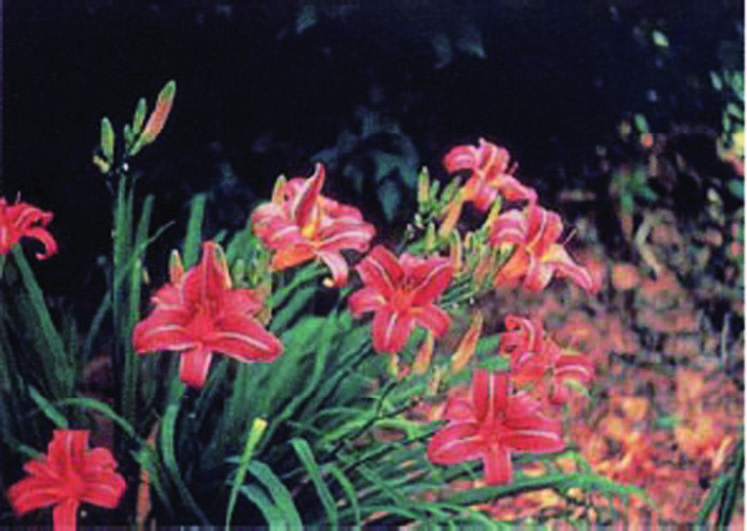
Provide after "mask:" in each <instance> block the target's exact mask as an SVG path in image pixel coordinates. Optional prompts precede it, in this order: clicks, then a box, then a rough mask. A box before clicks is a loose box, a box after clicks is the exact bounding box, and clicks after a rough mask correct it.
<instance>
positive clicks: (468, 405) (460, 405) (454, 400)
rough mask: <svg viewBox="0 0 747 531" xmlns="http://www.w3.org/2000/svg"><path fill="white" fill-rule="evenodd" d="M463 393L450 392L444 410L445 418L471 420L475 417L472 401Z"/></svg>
mask: <svg viewBox="0 0 747 531" xmlns="http://www.w3.org/2000/svg"><path fill="white" fill-rule="evenodd" d="M460 395H461V394H450V395H449V400H448V401H447V402H446V409H445V410H444V418H445V419H447V420H456V421H462V422H465V421H469V420H473V419H474V418H475V416H474V411H473V409H472V402H471V401H470V400H469V399H467V398H466V397H464V396H460Z"/></svg>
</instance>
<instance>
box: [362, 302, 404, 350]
mask: <svg viewBox="0 0 747 531" xmlns="http://www.w3.org/2000/svg"><path fill="white" fill-rule="evenodd" d="M412 325H413V320H412V319H411V318H410V317H409V316H407V315H403V314H401V313H399V312H394V311H392V310H391V309H390V308H389V307H388V306H382V307H381V308H379V310H378V311H377V312H376V314H375V315H374V319H373V323H372V324H371V335H372V336H373V347H374V350H376V352H390V353H396V352H399V351H400V350H402V348H403V347H404V346H405V344H406V343H407V340H408V338H409V336H410V331H411V330H412Z"/></svg>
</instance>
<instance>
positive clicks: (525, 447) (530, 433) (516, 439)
mask: <svg viewBox="0 0 747 531" xmlns="http://www.w3.org/2000/svg"><path fill="white" fill-rule="evenodd" d="M543 427H544V428H545V429H543ZM501 442H502V443H503V444H505V445H506V447H508V448H511V450H513V451H515V452H537V453H545V452H560V451H561V450H563V448H565V443H564V442H563V438H562V436H561V435H560V432H559V431H555V430H554V429H549V427H546V426H544V425H537V426H535V427H533V429H532V428H527V429H521V430H515V431H512V432H510V433H507V434H505V435H503V436H502V437H501Z"/></svg>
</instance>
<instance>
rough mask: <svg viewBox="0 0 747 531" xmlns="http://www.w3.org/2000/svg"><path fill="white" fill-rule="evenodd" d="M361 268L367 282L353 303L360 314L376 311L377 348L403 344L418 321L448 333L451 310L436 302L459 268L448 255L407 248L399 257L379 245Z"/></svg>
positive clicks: (435, 331)
mask: <svg viewBox="0 0 747 531" xmlns="http://www.w3.org/2000/svg"><path fill="white" fill-rule="evenodd" d="M356 270H357V271H358V274H359V275H360V276H361V279H363V283H364V284H365V286H366V287H364V288H363V289H361V290H358V291H357V292H355V293H353V295H352V296H351V297H350V300H349V303H348V304H349V307H350V311H351V312H353V315H354V316H356V317H357V316H359V315H360V314H362V313H365V312H374V319H373V324H372V325H371V334H372V336H373V346H374V349H375V350H376V351H377V352H390V353H396V352H399V351H400V350H402V347H404V346H405V344H406V343H407V339H408V337H409V336H410V332H411V331H412V329H413V327H414V326H415V325H416V324H419V325H420V326H423V327H425V328H427V329H428V330H430V331H431V332H433V334H434V335H435V336H437V337H438V336H441V335H443V334H445V333H446V331H447V330H448V328H449V324H450V323H451V319H450V318H449V314H447V313H446V312H445V311H443V310H442V309H441V308H439V307H438V306H436V305H435V304H433V302H434V301H435V300H436V298H437V297H438V296H439V295H440V294H441V293H442V292H443V291H444V290H445V289H446V288H447V287H448V286H449V283H450V282H451V277H452V276H453V274H454V268H453V266H452V265H451V261H450V260H449V259H448V258H428V259H424V258H418V257H416V256H411V255H409V254H403V255H402V256H400V257H399V259H397V257H396V256H394V255H393V254H392V253H390V252H389V251H387V250H386V248H385V247H382V246H381V245H379V246H377V247H375V248H374V249H373V250H372V251H371V252H370V253H368V255H367V256H366V258H364V259H363V260H362V261H361V262H360V263H359V264H358V265H357V266H356Z"/></svg>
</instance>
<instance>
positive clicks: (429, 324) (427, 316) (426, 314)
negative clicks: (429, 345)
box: [408, 304, 451, 337]
mask: <svg viewBox="0 0 747 531" xmlns="http://www.w3.org/2000/svg"><path fill="white" fill-rule="evenodd" d="M408 315H409V316H410V317H412V318H413V319H414V320H415V322H416V323H417V324H419V325H420V326H422V327H425V328H427V329H428V330H430V331H431V332H433V335H434V336H436V337H440V336H442V335H444V334H445V333H446V332H447V331H448V330H449V325H450V324H451V317H449V314H448V313H446V312H445V311H443V310H442V309H441V308H439V307H438V306H436V305H435V304H428V305H427V306H421V307H418V308H411V309H410V311H409V312H408Z"/></svg>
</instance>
